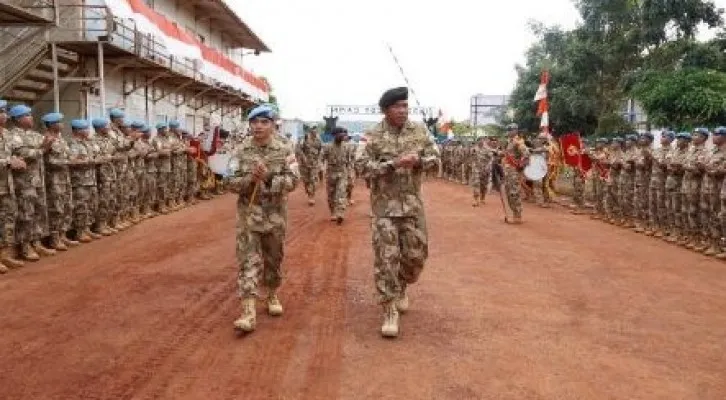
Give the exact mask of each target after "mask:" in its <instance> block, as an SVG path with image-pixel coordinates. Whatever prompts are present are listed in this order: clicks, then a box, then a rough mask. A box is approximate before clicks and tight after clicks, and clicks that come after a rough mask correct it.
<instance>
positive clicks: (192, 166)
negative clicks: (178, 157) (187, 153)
mask: <svg viewBox="0 0 726 400" xmlns="http://www.w3.org/2000/svg"><path fill="white" fill-rule="evenodd" d="M197 174H198V173H197V162H196V161H194V160H191V161H189V162H187V187H186V195H187V197H188V198H189V199H190V200H191V199H193V198H195V197H196V196H197V192H199V176H198V175H197Z"/></svg>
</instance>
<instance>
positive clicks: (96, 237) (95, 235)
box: [84, 228, 103, 240]
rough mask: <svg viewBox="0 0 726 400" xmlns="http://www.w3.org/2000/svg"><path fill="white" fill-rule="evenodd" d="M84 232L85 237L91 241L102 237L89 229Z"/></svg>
mask: <svg viewBox="0 0 726 400" xmlns="http://www.w3.org/2000/svg"><path fill="white" fill-rule="evenodd" d="M84 232H85V233H86V235H88V236H90V237H91V239H93V240H98V239H100V238H102V237H103V236H101V235H99V234H98V233H96V232H94V231H92V230H91V228H86V229H85V230H84Z"/></svg>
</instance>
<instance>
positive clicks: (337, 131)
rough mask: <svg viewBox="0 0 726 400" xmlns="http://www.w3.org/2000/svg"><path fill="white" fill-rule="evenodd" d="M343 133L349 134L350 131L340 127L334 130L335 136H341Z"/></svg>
mask: <svg viewBox="0 0 726 400" xmlns="http://www.w3.org/2000/svg"><path fill="white" fill-rule="evenodd" d="M341 133H348V131H347V130H346V129H345V128H343V127H340V126H338V127H336V128H335V129H333V135H339V134H341Z"/></svg>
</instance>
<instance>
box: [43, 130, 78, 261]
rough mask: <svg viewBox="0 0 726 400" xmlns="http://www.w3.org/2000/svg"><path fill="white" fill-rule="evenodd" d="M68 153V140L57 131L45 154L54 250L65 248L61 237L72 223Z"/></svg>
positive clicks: (63, 237) (49, 221) (50, 225)
mask: <svg viewBox="0 0 726 400" xmlns="http://www.w3.org/2000/svg"><path fill="white" fill-rule="evenodd" d="M69 153H70V148H69V147H68V142H66V140H65V139H64V138H63V137H62V136H61V135H60V133H58V136H57V137H56V138H54V140H53V144H52V145H51V147H50V150H49V151H48V152H47V153H46V155H45V165H46V166H47V167H48V168H47V171H46V182H45V183H46V187H47V191H48V224H49V229H50V236H51V243H52V244H51V247H52V248H54V249H56V250H67V247H66V244H67V240H66V241H64V240H63V239H65V237H66V233H67V232H68V231H69V230H70V229H71V226H72V223H73V199H72V188H71V175H70V169H69V167H68V160H69V158H68V157H69Z"/></svg>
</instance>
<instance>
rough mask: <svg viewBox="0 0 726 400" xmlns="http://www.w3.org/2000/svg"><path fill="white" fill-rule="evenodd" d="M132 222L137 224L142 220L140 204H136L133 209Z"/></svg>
mask: <svg viewBox="0 0 726 400" xmlns="http://www.w3.org/2000/svg"><path fill="white" fill-rule="evenodd" d="M131 222H132V223H133V224H134V225H136V224H138V223H139V222H141V215H140V213H139V206H135V207H134V208H133V209H131Z"/></svg>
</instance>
